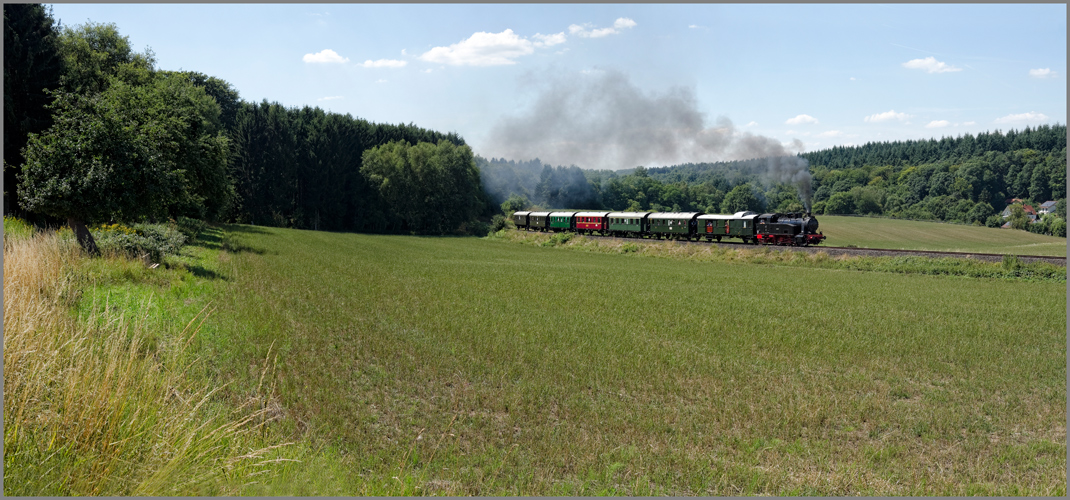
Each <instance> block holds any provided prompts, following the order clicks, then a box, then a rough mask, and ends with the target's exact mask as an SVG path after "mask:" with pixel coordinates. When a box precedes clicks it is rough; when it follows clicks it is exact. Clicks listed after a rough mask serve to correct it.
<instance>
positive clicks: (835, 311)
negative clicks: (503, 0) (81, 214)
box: [5, 219, 1066, 495]
mask: <svg viewBox="0 0 1070 500" xmlns="http://www.w3.org/2000/svg"><path fill="white" fill-rule="evenodd" d="M823 220H824V219H823ZM225 229H226V232H225V233H221V232H218V231H216V232H213V233H212V234H210V235H208V236H207V237H206V238H205V239H204V241H202V242H201V243H199V244H198V246H196V247H191V248H192V249H191V250H190V251H188V252H184V254H185V255H184V256H183V257H180V258H179V259H177V260H173V261H171V262H172V265H171V266H170V267H171V269H167V270H164V269H163V268H160V269H159V270H157V271H158V272H160V274H158V275H155V277H153V278H151V279H148V278H144V277H138V276H142V275H144V274H145V273H146V272H147V271H138V272H137V273H134V274H135V275H136V276H134V277H133V278H129V279H127V278H124V277H123V275H122V274H121V273H118V272H110V274H109V272H104V271H102V270H100V266H99V265H94V266H96V267H93V268H92V269H97V271H94V272H96V273H99V274H102V275H104V276H106V277H107V279H103V278H92V281H93V282H94V283H96V286H94V287H93V288H91V289H88V290H86V292H85V294H84V295H83V296H82V299H81V306H80V310H82V311H86V310H87V309H92V308H95V307H102V306H103V305H105V304H110V305H109V306H108V307H111V308H127V309H131V310H135V311H136V309H134V308H135V307H138V306H137V304H140V303H141V302H140V299H138V297H144V296H146V295H147V294H152V295H153V297H154V298H153V303H152V306H151V307H149V309H148V310H142V311H141V312H139V313H138V314H140V315H142V316H144V317H146V318H148V319H149V320H150V322H153V323H154V324H157V325H159V327H160V328H159V331H160V332H161V333H160V335H161V336H162V337H167V336H168V335H172V334H173V332H177V331H180V330H182V328H183V327H185V325H186V324H187V323H188V322H189V320H190V319H191V318H192V317H193V315H194V314H195V313H196V312H197V311H199V310H201V308H203V307H204V306H205V305H206V304H211V307H214V308H215V311H214V313H213V314H212V316H211V317H210V318H209V319H208V320H207V321H206V322H205V323H204V326H203V327H202V329H201V330H200V332H199V333H198V335H197V336H196V338H194V339H193V340H192V344H191V349H192V350H193V352H194V353H195V354H196V355H197V356H198V357H199V358H200V359H201V361H202V363H201V364H198V365H195V367H194V368H193V371H192V372H191V373H192V374H194V375H196V377H198V379H204V380H210V381H211V384H210V385H213V386H216V387H218V386H222V385H224V384H226V386H225V387H224V389H223V390H222V391H220V392H219V393H218V398H219V399H218V400H216V401H215V404H216V405H230V406H232V407H238V406H241V405H245V406H248V404H249V402H250V401H253V402H255V403H256V404H257V405H259V407H261V408H263V409H264V411H266V412H267V413H266V415H268V416H270V418H269V419H268V421H267V422H268V423H267V424H266V427H265V428H264V430H263V433H262V434H260V436H261V438H262V439H263V440H264V442H261V443H259V444H257V446H264V445H268V444H271V443H293V444H290V445H287V446H283V447H281V448H278V449H276V450H274V451H273V452H272V454H269V455H265V456H266V457H270V458H272V459H292V460H296V461H280V462H271V464H270V465H271V472H270V473H264V474H260V475H258V476H255V477H253V478H251V479H240V480H239V479H230V478H229V476H227V477H224V478H223V479H221V481H231V482H232V483H233V484H235V485H234V486H232V487H230V488H227V489H222V490H220V489H219V487H216V488H211V487H205V488H204V489H203V490H197V491H205V492H218V491H223V492H227V493H241V494H256V495H327V494H333V495H392V494H442V495H598V494H610V495H757V494H775V495H793V494H804V495H969V494H980V495H1065V493H1066V427H1065V422H1066V382H1065V380H1066V342H1065V332H1066V314H1065V305H1066V287H1065V283H1049V282H1033V281H1020V280H1017V281H1016V280H1007V279H988V278H966V277H940V276H924V275H916V274H894V273H883V272H862V271H852V270H845V269H821V268H805V267H782V266H778V265H776V264H761V265H759V264H752V263H747V262H703V261H697V260H692V259H689V258H656V257H649V256H646V255H644V254H642V253H625V254H608V253H596V252H591V251H581V250H580V249H570V248H563V247H557V248H551V247H543V246H536V245H530V244H528V245H525V244H519V243H518V242H516V241H513V240H509V239H503V238H485V239H477V238H448V237H447V238H431V237H411V236H376V235H359V234H336V233H326V232H313V231H297V230H287V229H275V228H261V227H252V226H226V228H225ZM664 244H665V245H670V244H668V243H664ZM127 272H128V273H129V271H127ZM169 280H170V283H169V284H168V282H169ZM94 304H95V305H94ZM169 332H171V333H169ZM158 343H159V344H160V345H167V344H168V340H167V339H166V338H160V339H159V340H158ZM5 471H6V472H5V477H9V474H12V475H14V474H16V472H13V471H12V468H11V466H10V464H8V465H6V468H5ZM22 472H24V473H25V472H28V471H26V470H23V471H22ZM41 473H42V474H45V475H46V476H47V474H48V472H47V471H42V472H41ZM22 476H25V474H22ZM5 488H6V487H5ZM5 491H9V490H7V489H5ZM19 491H25V490H19ZM30 491H32V489H31V490H30ZM176 493H178V494H181V493H182V491H178V492H176Z"/></svg>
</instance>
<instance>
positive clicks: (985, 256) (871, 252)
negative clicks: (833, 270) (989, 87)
mask: <svg viewBox="0 0 1070 500" xmlns="http://www.w3.org/2000/svg"><path fill="white" fill-rule="evenodd" d="M585 236H587V237H589V238H604V239H607V240H616V241H636V240H639V241H666V240H654V239H645V238H618V237H615V236H599V235H585ZM673 241H678V242H680V243H687V244H691V245H697V244H701V245H717V246H722V247H729V248H759V247H764V248H770V249H773V250H790V251H794V252H809V253H816V252H822V251H823V252H826V253H828V254H829V255H861V256H867V257H894V256H897V255H916V256H921V257H934V258H936V257H954V258H960V259H976V260H983V261H987V262H1003V257H1004V255H1005V254H999V253H977V252H941V251H937V250H893V249H883V248H856V247H829V246H823V245H818V246H808V247H793V246H775V245H769V246H765V245H753V244H747V243H740V242H716V241H711V242H707V241H705V240H699V241H689V240H673ZM1015 256H1016V257H1018V258H1019V259H1021V261H1022V262H1026V263H1028V262H1047V263H1049V264H1054V265H1057V266H1063V267H1065V266H1066V257H1049V256H1043V255H1015Z"/></svg>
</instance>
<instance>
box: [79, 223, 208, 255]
mask: <svg viewBox="0 0 1070 500" xmlns="http://www.w3.org/2000/svg"><path fill="white" fill-rule="evenodd" d="M89 230H90V231H91V232H92V233H93V236H94V237H95V238H96V241H97V245H99V246H100V249H101V250H102V251H104V252H111V253H116V254H122V255H125V256H128V257H140V256H141V255H142V254H145V255H147V256H148V258H149V259H150V260H152V261H153V262H163V258H164V256H165V255H174V254H176V253H178V250H179V248H181V247H182V245H184V244H185V243H186V241H187V239H186V236H184V235H183V234H182V233H181V232H179V231H178V229H177V228H175V227H174V226H172V225H168V224H134V225H133V227H128V226H124V225H122V224H104V225H98V226H94V227H90V228H89Z"/></svg>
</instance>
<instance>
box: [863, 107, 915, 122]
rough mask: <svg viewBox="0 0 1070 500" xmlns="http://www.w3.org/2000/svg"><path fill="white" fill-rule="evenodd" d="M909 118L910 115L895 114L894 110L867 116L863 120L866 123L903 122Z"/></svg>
mask: <svg viewBox="0 0 1070 500" xmlns="http://www.w3.org/2000/svg"><path fill="white" fill-rule="evenodd" d="M907 118H910V115H908V114H906V113H896V112H895V110H894V109H893V110H891V111H885V112H884V113H877V114H875V115H869V116H867V117H866V118H865V120H866V121H867V122H886V121H888V120H899V121H903V120H906V119H907Z"/></svg>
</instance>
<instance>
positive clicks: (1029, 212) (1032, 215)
mask: <svg viewBox="0 0 1070 500" xmlns="http://www.w3.org/2000/svg"><path fill="white" fill-rule="evenodd" d="M1015 199H1017V198H1015ZM1041 206H1043V205H1041ZM1022 210H1025V215H1026V216H1028V217H1029V221H1030V222H1035V221H1036V220H1037V211H1036V210H1033V206H1032V205H1022ZM1000 215H1001V216H1003V218H1004V219H1006V218H1007V217H1010V216H1011V207H1007V208H1004V209H1003V213H1001V214H1000Z"/></svg>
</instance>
